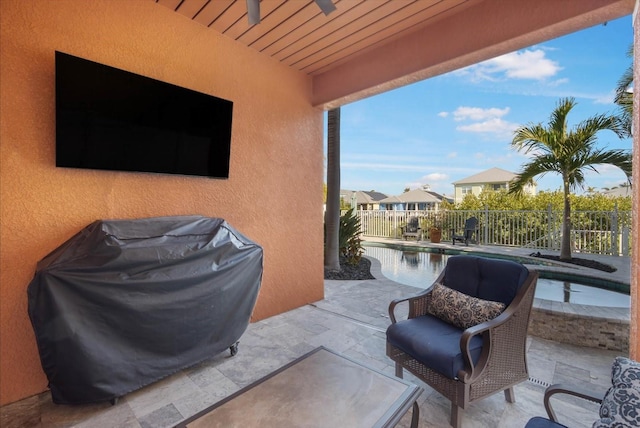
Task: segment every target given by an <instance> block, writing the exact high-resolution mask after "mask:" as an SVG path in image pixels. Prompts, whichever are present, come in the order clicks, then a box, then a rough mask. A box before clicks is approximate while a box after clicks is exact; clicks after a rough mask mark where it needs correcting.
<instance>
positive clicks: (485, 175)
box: [452, 168, 516, 185]
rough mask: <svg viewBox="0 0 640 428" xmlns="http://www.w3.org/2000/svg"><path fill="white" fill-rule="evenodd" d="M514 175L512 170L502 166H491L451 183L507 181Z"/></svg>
mask: <svg viewBox="0 0 640 428" xmlns="http://www.w3.org/2000/svg"><path fill="white" fill-rule="evenodd" d="M515 177H516V174H514V173H513V172H510V171H507V170H504V169H502V168H491V169H488V170H486V171H482V172H479V173H477V174H475V175H471V176H469V177H466V178H463V179H461V180H458V181H454V182H453V183H452V184H453V185H457V184H475V183H508V182H510V181H511V180H513V179H514V178H515Z"/></svg>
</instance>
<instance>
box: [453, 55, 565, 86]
mask: <svg viewBox="0 0 640 428" xmlns="http://www.w3.org/2000/svg"><path fill="white" fill-rule="evenodd" d="M560 70H562V67H560V65H559V64H558V62H557V61H553V60H551V59H549V58H547V57H546V53H545V51H544V50H542V49H535V50H530V49H526V50H524V51H517V52H511V53H508V54H505V55H501V56H499V57H496V58H492V59H490V60H487V61H484V62H481V63H480V64H476V65H472V66H470V67H467V68H465V69H463V70H461V72H460V73H459V74H462V75H470V76H471V78H472V80H474V81H481V80H491V81H495V80H498V79H504V78H508V79H527V80H545V79H548V78H550V77H553V76H555V75H556V74H557V73H558V72H559V71H560Z"/></svg>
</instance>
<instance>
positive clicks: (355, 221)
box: [338, 208, 364, 265]
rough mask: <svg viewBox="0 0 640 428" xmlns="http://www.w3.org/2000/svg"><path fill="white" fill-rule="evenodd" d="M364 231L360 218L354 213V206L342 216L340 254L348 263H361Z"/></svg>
mask: <svg viewBox="0 0 640 428" xmlns="http://www.w3.org/2000/svg"><path fill="white" fill-rule="evenodd" d="M361 233H362V230H361V226H360V219H359V218H358V217H356V216H355V215H354V213H353V208H351V209H350V210H348V211H347V212H346V213H344V214H342V215H341V216H340V231H339V238H338V240H339V246H340V254H342V255H343V256H344V257H345V259H347V263H349V264H352V265H357V264H358V263H360V259H361V258H362V253H363V252H364V250H363V248H362V240H361V239H360V234H361Z"/></svg>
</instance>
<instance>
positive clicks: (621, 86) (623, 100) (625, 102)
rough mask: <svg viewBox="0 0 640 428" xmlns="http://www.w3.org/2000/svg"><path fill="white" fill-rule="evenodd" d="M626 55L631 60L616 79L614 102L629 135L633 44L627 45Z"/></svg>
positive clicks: (631, 104) (631, 112) (631, 103)
mask: <svg viewBox="0 0 640 428" xmlns="http://www.w3.org/2000/svg"><path fill="white" fill-rule="evenodd" d="M627 56H628V57H631V59H632V62H631V65H630V66H629V67H628V68H627V69H626V70H625V71H624V73H623V74H622V76H621V77H620V80H618V86H617V87H616V96H615V99H614V102H615V103H616V104H618V106H620V111H621V114H620V118H621V119H622V121H623V124H624V127H625V131H626V132H627V134H628V135H629V136H631V124H632V118H633V91H632V88H633V44H631V46H630V47H629V50H628V51H627Z"/></svg>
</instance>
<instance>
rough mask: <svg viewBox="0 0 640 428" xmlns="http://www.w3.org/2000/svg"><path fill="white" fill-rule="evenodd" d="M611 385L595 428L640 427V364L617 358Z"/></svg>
mask: <svg viewBox="0 0 640 428" xmlns="http://www.w3.org/2000/svg"><path fill="white" fill-rule="evenodd" d="M611 383H612V386H611V388H609V390H608V391H607V393H606V394H605V396H604V399H603V400H602V404H601V405H600V419H598V420H597V421H596V422H595V423H594V424H593V428H608V427H640V363H638V362H636V361H633V360H630V359H629V358H625V357H617V358H616V359H615V361H614V362H613V366H612V367H611Z"/></svg>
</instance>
